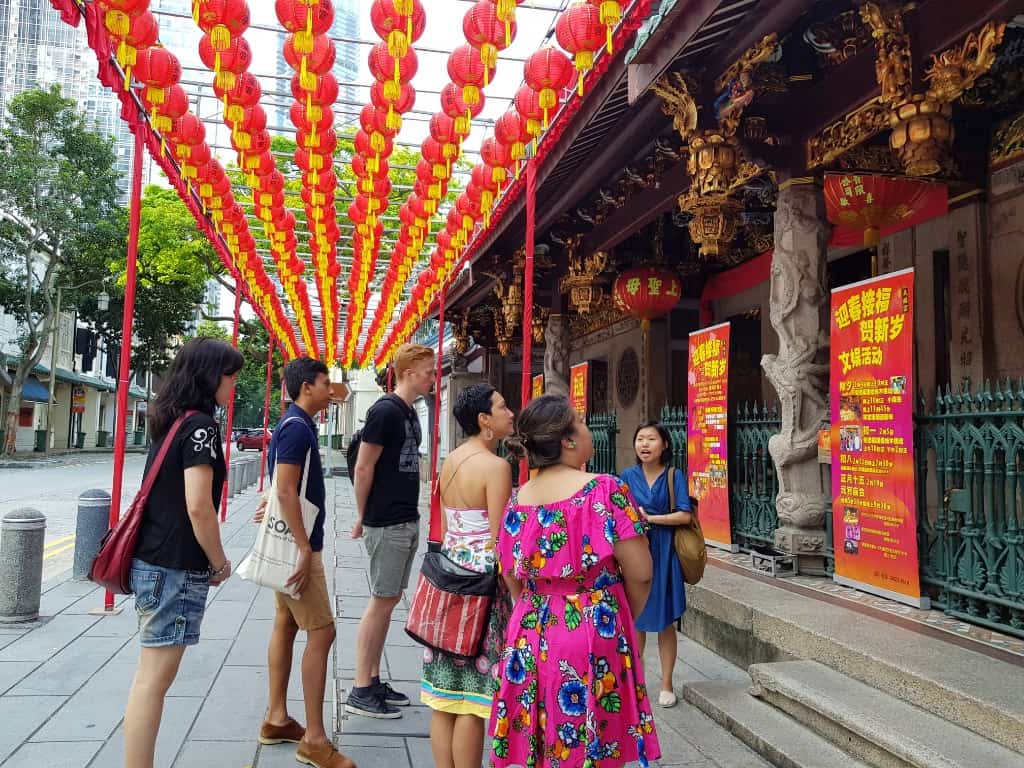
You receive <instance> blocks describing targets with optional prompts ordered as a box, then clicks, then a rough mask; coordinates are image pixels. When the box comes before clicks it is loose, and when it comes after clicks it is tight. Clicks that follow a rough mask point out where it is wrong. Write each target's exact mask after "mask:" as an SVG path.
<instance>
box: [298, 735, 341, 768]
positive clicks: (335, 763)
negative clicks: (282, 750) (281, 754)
mask: <svg viewBox="0 0 1024 768" xmlns="http://www.w3.org/2000/svg"><path fill="white" fill-rule="evenodd" d="M295 759H296V760H298V761H299V762H300V763H305V764H306V765H312V766H314V768H356V764H355V763H354V762H352V759H351V758H348V757H345V755H343V754H341V752H339V751H338V750H336V749H335V748H334V745H333V744H330V743H327V744H320V745H317V746H313V745H312V744H307V743H306V742H305V741H300V742H299V748H298V749H297V750H295Z"/></svg>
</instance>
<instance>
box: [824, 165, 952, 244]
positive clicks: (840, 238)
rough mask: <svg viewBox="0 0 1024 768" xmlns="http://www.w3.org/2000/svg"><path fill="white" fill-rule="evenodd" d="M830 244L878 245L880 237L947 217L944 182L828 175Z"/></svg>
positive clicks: (863, 175)
mask: <svg viewBox="0 0 1024 768" xmlns="http://www.w3.org/2000/svg"><path fill="white" fill-rule="evenodd" d="M824 194H825V212H826V215H827V216H828V220H829V221H830V222H831V223H832V224H833V225H834V228H833V229H832V237H831V239H830V240H829V245H831V246H845V245H865V246H871V245H878V242H879V240H880V239H881V238H883V237H887V236H888V235H891V234H894V233H896V232H899V231H901V230H904V229H907V228H909V227H913V226H916V225H918V224H922V223H924V222H926V221H928V220H929V219H934V218H936V217H938V216H945V215H946V212H947V210H948V209H949V205H948V195H947V190H946V185H945V184H937V183H935V182H929V181H921V180H920V179H903V178H889V177H887V176H870V175H867V174H843V175H839V174H826V176H825V190H824Z"/></svg>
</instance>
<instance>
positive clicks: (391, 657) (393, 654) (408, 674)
mask: <svg viewBox="0 0 1024 768" xmlns="http://www.w3.org/2000/svg"><path fill="white" fill-rule="evenodd" d="M384 658H385V660H386V662H387V670H388V671H387V674H388V677H389V678H390V679H392V680H415V681H417V682H419V680H420V678H421V677H422V675H423V647H422V646H418V645H417V646H415V647H412V648H410V647H406V646H397V645H390V644H389V645H386V646H385V647H384Z"/></svg>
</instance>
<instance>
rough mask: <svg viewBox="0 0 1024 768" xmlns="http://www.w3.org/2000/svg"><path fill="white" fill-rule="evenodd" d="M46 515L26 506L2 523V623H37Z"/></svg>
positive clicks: (0, 548) (0, 613)
mask: <svg viewBox="0 0 1024 768" xmlns="http://www.w3.org/2000/svg"><path fill="white" fill-rule="evenodd" d="M45 534H46V516H45V515H43V513H42V512H38V511H36V510H34V509H29V508H27V507H25V508H22V509H16V510H14V511H13V512H8V513H7V514H6V515H4V519H3V523H2V524H0V622H2V623H8V622H15V621H35V620H36V619H37V618H39V595H40V592H41V590H42V586H43V537H44V536H45Z"/></svg>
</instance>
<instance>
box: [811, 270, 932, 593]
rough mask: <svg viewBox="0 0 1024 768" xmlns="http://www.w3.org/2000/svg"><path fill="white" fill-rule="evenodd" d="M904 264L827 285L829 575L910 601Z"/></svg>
mask: <svg viewBox="0 0 1024 768" xmlns="http://www.w3.org/2000/svg"><path fill="white" fill-rule="evenodd" d="M913 338H914V270H913V269H906V270H903V271H901V272H893V273H890V274H887V275H882V276H880V277H876V278H872V279H871V280H865V281H863V282H860V283H855V284H853V285H847V286H844V287H842V288H836V289H835V290H834V291H832V335H831V341H832V351H831V355H832V360H831V377H830V379H831V391H830V396H831V407H832V436H831V451H832V518H833V529H832V530H833V538H834V544H835V553H836V566H835V580H836V581H837V582H839V583H840V584H846V585H848V586H853V587H856V588H858V589H862V590H864V591H866V592H872V593H874V594H878V595H883V596H885V597H888V598H891V599H893V600H899V601H900V602H904V603H907V604H909V605H913V606H917V607H920V608H927V607H928V602H929V601H928V598H927V597H922V596H921V585H920V579H919V576H918V573H919V568H918V552H917V509H916V503H915V502H916V497H915V494H914V490H915V485H914V395H913V392H914V386H913V384H914V382H913V372H914V370H913V368H914V366H913V361H914V358H913Z"/></svg>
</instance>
